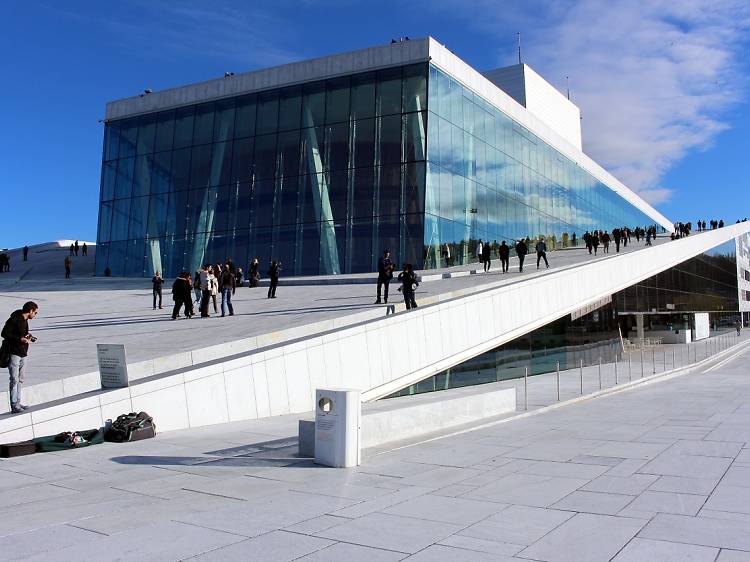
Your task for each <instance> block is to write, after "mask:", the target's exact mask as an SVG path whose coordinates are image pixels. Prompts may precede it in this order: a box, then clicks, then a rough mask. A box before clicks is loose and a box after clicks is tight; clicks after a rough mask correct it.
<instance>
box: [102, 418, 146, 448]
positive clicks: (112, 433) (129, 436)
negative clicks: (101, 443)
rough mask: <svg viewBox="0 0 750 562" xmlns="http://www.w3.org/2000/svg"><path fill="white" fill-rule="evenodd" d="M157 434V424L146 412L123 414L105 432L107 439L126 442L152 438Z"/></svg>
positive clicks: (105, 438)
mask: <svg viewBox="0 0 750 562" xmlns="http://www.w3.org/2000/svg"><path fill="white" fill-rule="evenodd" d="M155 435H156V425H155V424H154V420H153V418H152V417H151V416H149V415H148V414H147V413H146V412H140V413H138V414H136V413H135V412H131V413H129V414H122V415H121V416H117V419H116V420H115V421H113V422H112V425H111V426H109V427H108V428H107V430H106V431H105V432H104V440H105V441H114V442H115V443H125V442H127V441H140V440H141V439H150V438H151V437H154V436H155Z"/></svg>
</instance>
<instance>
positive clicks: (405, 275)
mask: <svg viewBox="0 0 750 562" xmlns="http://www.w3.org/2000/svg"><path fill="white" fill-rule="evenodd" d="M398 280H399V281H401V283H402V284H403V288H402V289H401V290H402V291H403V292H404V293H413V292H414V289H413V287H414V285H419V283H417V274H416V273H414V272H413V271H402V272H401V273H399V274H398Z"/></svg>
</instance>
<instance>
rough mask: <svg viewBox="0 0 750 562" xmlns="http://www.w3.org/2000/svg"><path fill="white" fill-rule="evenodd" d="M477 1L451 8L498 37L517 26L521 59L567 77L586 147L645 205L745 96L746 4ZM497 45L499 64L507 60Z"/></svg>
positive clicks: (559, 82)
mask: <svg viewBox="0 0 750 562" xmlns="http://www.w3.org/2000/svg"><path fill="white" fill-rule="evenodd" d="M474 4H475V5H474V7H473V8H471V9H466V7H465V4H464V7H463V8H462V9H461V10H460V11H458V10H457V11H456V13H463V14H474V15H477V16H481V20H479V19H476V20H474V19H470V20H469V23H470V25H472V26H474V27H476V28H478V29H481V30H482V31H485V32H488V33H492V34H493V35H494V36H495V37H497V36H498V35H499V33H498V32H501V33H502V35H503V36H504V37H507V38H510V39H512V38H514V37H515V33H514V32H515V31H516V30H519V31H521V32H522V38H523V53H524V57H523V58H524V62H526V63H527V64H529V65H530V66H532V67H533V68H535V69H536V70H537V71H538V72H539V73H540V74H542V76H544V77H545V78H546V79H547V80H548V81H550V82H552V83H553V84H555V85H556V86H557V87H558V88H560V89H561V90H564V88H565V75H566V74H567V75H569V76H570V87H571V99H572V100H573V101H574V102H575V103H576V104H577V105H579V106H580V108H581V112H582V115H583V122H582V125H583V139H584V140H583V142H584V150H585V151H586V152H587V153H588V154H590V155H591V156H592V157H593V158H594V159H595V160H597V161H598V162H599V163H600V164H602V165H603V166H604V167H606V168H607V169H608V170H610V171H611V172H612V173H613V174H614V175H615V176H617V177H618V178H619V179H621V180H622V181H623V182H624V183H625V184H626V185H628V186H630V187H631V188H633V189H634V190H636V191H638V192H640V194H641V195H642V196H643V197H644V198H645V199H647V200H648V201H650V202H651V203H658V202H661V201H664V200H666V199H668V198H669V197H670V196H671V195H672V190H671V189H669V188H668V187H665V186H663V185H661V180H662V178H663V177H664V175H665V173H666V172H667V171H668V170H669V169H670V168H671V167H672V166H674V165H675V164H676V163H677V162H678V161H680V160H681V159H682V158H684V157H685V156H686V155H687V154H688V152H690V151H691V150H696V149H705V148H707V147H709V146H710V144H711V142H712V140H713V139H715V137H716V135H717V134H718V133H719V132H721V131H722V130H724V129H726V128H727V127H728V124H727V123H725V122H724V121H723V120H722V117H723V116H724V115H725V114H726V111H727V109H729V108H730V107H732V106H733V105H734V104H736V103H737V102H739V101H741V99H742V96H743V89H744V86H745V84H744V79H743V77H742V72H741V69H740V68H739V65H740V63H744V62H745V61H744V60H740V54H741V53H740V51H741V49H742V48H743V42H746V41H747V37H746V36H745V33H746V32H747V31H748V29H749V28H750V3H748V2H747V1H746V0H715V1H713V2H706V1H700V0H681V1H680V2H672V1H665V0H614V1H610V2H606V3H605V2H601V1H598V0H579V1H552V2H539V1H536V2H535V1H532V2H531V3H529V2H520V1H517V2H504V3H502V4H498V3H495V2H491V1H489V0H477V1H475V2H474ZM444 7H446V9H455V8H456V6H455V5H454V6H453V7H452V8H448V6H446V5H444ZM467 17H471V18H473V17H474V16H467ZM503 43H504V45H503V46H502V47H500V46H498V48H497V51H496V52H497V53H498V56H497V60H496V62H497V64H498V65H505V64H513V63H514V62H515V60H514V52H513V51H512V48H511V47H510V45H511V41H510V40H506V41H504V42H503ZM745 46H746V45H745ZM676 187H677V188H678V187H679V186H676Z"/></svg>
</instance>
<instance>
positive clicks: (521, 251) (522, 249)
mask: <svg viewBox="0 0 750 562" xmlns="http://www.w3.org/2000/svg"><path fill="white" fill-rule="evenodd" d="M528 253H529V247H528V246H527V245H526V242H524V241H523V240H519V241H518V244H516V255H519V256H525V255H526V254H528Z"/></svg>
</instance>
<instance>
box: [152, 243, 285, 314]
mask: <svg viewBox="0 0 750 562" xmlns="http://www.w3.org/2000/svg"><path fill="white" fill-rule="evenodd" d="M280 275H281V262H280V261H275V260H274V261H272V262H271V265H270V267H269V269H268V276H269V278H270V281H271V283H270V286H269V289H268V298H269V299H275V298H276V288H277V287H278V284H279V277H280ZM247 279H248V285H249V286H250V287H257V286H258V285H259V283H260V263H259V262H258V259H257V258H253V260H252V261H251V262H250V267H249V270H248V278H247ZM244 281H245V274H244V272H243V271H242V268H241V267H235V265H234V263H233V262H232V259H231V258H227V260H226V262H224V263H223V264H222V263H217V264H215V265H212V264H206V265H204V266H203V267H201V268H200V270H199V271H196V272H195V275H193V276H191V275H190V273H189V272H187V271H183V272H182V273H180V275H178V276H177V278H176V279H175V280H174V282H173V283H172V299H173V300H174V307H173V309H172V320H177V318H178V317H179V316H180V311H181V310H183V309H184V316H185V318H192V317H193V316H195V305H198V310H199V311H200V316H201V318H209V317H210V314H209V305H211V304H213V311H214V314H218V313H219V304H218V296H219V295H221V305H220V307H221V315H222V316H226V315H227V312H228V313H229V316H234V305H233V304H232V296H233V295H234V294H235V292H236V290H237V287H242V286H243V283H244ZM151 284H152V293H153V303H152V305H153V309H154V310H156V308H157V306H158V308H159V309H162V298H163V286H164V278H163V277H162V276H161V272H159V271H157V272H156V274H155V275H154V276H153V277H152V279H151ZM193 295H195V299H193Z"/></svg>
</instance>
